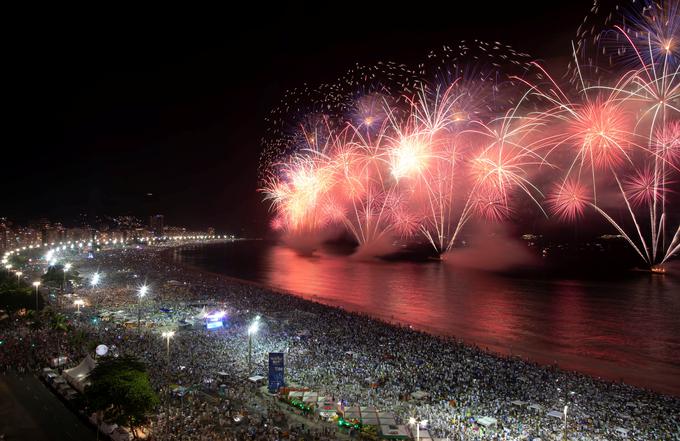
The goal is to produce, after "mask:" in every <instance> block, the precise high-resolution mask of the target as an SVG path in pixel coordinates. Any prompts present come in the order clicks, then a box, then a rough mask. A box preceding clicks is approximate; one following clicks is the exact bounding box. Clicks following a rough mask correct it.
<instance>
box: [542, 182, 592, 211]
mask: <svg viewBox="0 0 680 441" xmlns="http://www.w3.org/2000/svg"><path fill="white" fill-rule="evenodd" d="M546 202H547V203H548V206H549V207H550V210H551V211H552V212H553V214H554V215H555V216H557V217H559V218H561V219H564V220H567V221H574V220H576V219H578V218H580V217H582V216H583V212H584V211H585V209H586V207H587V206H588V205H590V203H591V202H590V191H589V190H588V188H587V187H585V186H584V185H583V184H581V183H580V182H579V181H577V180H574V179H570V180H567V181H566V182H564V183H562V184H558V185H557V186H556V187H555V189H554V190H553V192H552V193H551V194H550V195H549V196H548V198H547V199H546Z"/></svg>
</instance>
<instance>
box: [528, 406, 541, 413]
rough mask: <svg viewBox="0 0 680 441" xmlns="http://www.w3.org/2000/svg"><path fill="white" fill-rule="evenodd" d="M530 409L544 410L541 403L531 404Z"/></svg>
mask: <svg viewBox="0 0 680 441" xmlns="http://www.w3.org/2000/svg"><path fill="white" fill-rule="evenodd" d="M529 409H533V410H535V411H537V412H540V411H542V410H543V406H541V405H540V404H532V405H530V406H529Z"/></svg>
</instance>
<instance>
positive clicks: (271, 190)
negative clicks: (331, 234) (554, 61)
mask: <svg viewBox="0 0 680 441" xmlns="http://www.w3.org/2000/svg"><path fill="white" fill-rule="evenodd" d="M679 5H680V2H679V1H678V0H673V1H670V0H669V1H661V2H650V1H645V2H630V3H626V4H622V5H618V6H617V7H614V8H613V9H611V10H609V9H607V8H605V7H603V6H602V5H601V4H599V2H596V3H595V4H594V6H593V8H592V10H591V11H590V14H589V15H588V16H587V17H586V19H585V20H584V22H583V24H582V25H581V26H580V27H579V29H578V31H577V38H576V40H575V42H574V44H573V45H572V47H571V52H572V55H573V57H572V58H573V59H572V61H571V62H570V64H569V66H568V67H569V74H568V75H567V78H566V80H567V81H564V84H561V80H560V79H556V78H555V77H553V76H551V75H550V73H549V72H548V71H546V70H545V69H544V68H543V67H542V66H541V65H540V64H538V63H536V62H533V61H531V59H530V58H529V56H528V55H527V54H524V53H521V52H517V51H515V50H514V49H512V48H511V47H509V46H506V45H503V44H501V43H499V42H493V43H487V42H481V41H471V42H465V41H462V42H460V43H458V44H457V45H452V46H444V47H442V48H440V49H438V50H435V51H431V52H429V53H428V54H427V57H426V58H425V60H424V61H423V62H422V63H419V64H417V65H416V66H415V67H413V68H410V67H408V66H405V65H403V64H397V63H393V62H386V63H379V64H377V65H375V66H369V67H365V66H356V67H355V68H353V69H351V70H349V71H348V72H347V73H346V74H345V75H343V76H342V77H340V78H339V79H338V81H337V82H335V83H332V84H323V85H319V86H317V87H310V86H307V85H305V86H304V87H302V88H299V89H294V90H292V91H290V92H289V93H287V94H286V96H285V97H284V99H283V100H282V102H281V104H280V105H279V106H277V107H276V108H275V109H274V110H272V112H271V114H270V116H269V118H268V122H269V124H270V128H269V129H268V131H267V133H266V134H265V139H264V140H263V142H264V145H265V149H264V153H263V157H262V161H261V179H262V182H263V185H262V191H263V193H264V194H265V199H266V200H268V201H269V202H270V203H271V206H272V211H273V214H274V216H273V220H272V228H274V229H276V230H280V231H282V232H284V233H285V234H306V235H314V234H319V233H321V232H323V231H324V230H325V229H328V228H341V229H342V230H344V231H346V232H347V233H349V234H350V235H351V236H352V237H353V238H354V240H355V242H356V243H357V244H359V245H360V246H366V245H368V244H371V243H375V242H379V241H386V240H387V241H389V240H394V239H398V238H400V239H401V240H406V241H413V242H418V241H423V240H424V241H425V242H427V243H429V244H430V246H431V247H432V249H433V250H434V251H435V253H436V254H438V255H443V254H445V253H447V252H449V251H451V249H452V248H453V247H455V245H456V243H457V241H458V240H459V239H460V235H461V232H462V231H463V230H464V228H465V226H466V225H468V224H469V223H470V222H489V221H494V222H495V221H504V222H506V221H512V220H513V219H514V218H515V215H516V214H517V209H516V206H518V205H517V203H518V201H520V200H525V201H528V202H529V204H530V206H531V207H533V211H534V215H536V216H550V217H551V218H552V219H554V221H556V222H560V221H566V222H576V221H579V220H580V219H587V218H588V216H599V217H601V218H603V219H604V220H605V221H606V222H608V223H609V224H610V225H611V227H613V228H614V229H615V230H616V231H617V232H618V233H619V234H620V235H621V236H622V237H623V238H625V240H626V241H627V242H628V243H629V244H630V246H631V248H632V249H633V250H634V251H635V253H637V255H638V256H639V257H640V259H641V260H642V261H643V262H644V263H645V264H646V265H648V266H649V267H654V266H656V265H661V264H663V263H664V262H665V261H667V260H668V259H669V258H670V257H671V256H672V255H674V254H676V253H677V252H678V251H680V227H679V226H678V213H677V209H676V210H675V211H673V204H672V201H673V198H674V197H675V195H676V192H675V191H674V187H675V186H676V185H677V178H676V176H675V175H676V174H677V173H678V171H679V170H680V72H679V69H680V14H679V13H680V6H679ZM612 195H615V196H612ZM523 206H524V207H526V205H523ZM524 211H526V210H524Z"/></svg>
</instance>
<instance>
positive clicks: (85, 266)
mask: <svg viewBox="0 0 680 441" xmlns="http://www.w3.org/2000/svg"><path fill="white" fill-rule="evenodd" d="M174 252H176V251H173V250H171V249H170V250H168V249H163V248H160V247H148V248H145V249H124V250H115V251H107V252H102V253H100V254H99V255H97V256H96V257H95V258H94V259H88V260H82V261H79V262H77V263H76V266H77V268H78V270H79V271H80V272H81V275H82V276H83V277H84V278H85V280H87V278H88V277H91V275H92V274H93V273H95V272H100V273H101V274H102V280H101V283H100V284H99V285H98V286H96V287H92V286H90V285H88V284H87V283H84V284H83V287H81V288H79V289H78V290H77V291H76V293H75V295H77V296H79V298H81V299H84V300H85V303H86V304H85V307H83V308H82V309H81V312H80V313H77V312H76V310H75V308H74V307H69V306H68V304H67V305H66V307H64V308H63V309H64V311H67V313H68V315H69V317H70V319H71V322H72V324H73V325H74V328H76V329H78V330H81V331H83V332H85V333H86V334H87V335H88V336H89V339H90V340H92V341H96V342H97V343H101V344H106V345H108V346H109V347H112V348H114V349H113V350H114V351H115V353H120V354H132V355H135V356H137V357H139V358H140V359H142V360H143V361H145V362H146V363H147V364H148V365H149V367H150V368H149V372H150V374H151V381H152V384H153V386H154V388H155V389H156V390H157V391H158V392H159V396H160V398H161V405H160V406H159V409H158V412H157V414H156V415H155V416H154V418H153V421H152V424H151V426H152V430H151V434H152V436H153V437H154V439H163V440H173V439H178V440H179V439H197V440H213V439H215V440H216V439H233V440H248V439H250V440H278V439H282V438H285V437H288V438H289V439H316V440H326V439H337V438H346V437H348V436H349V433H348V432H347V431H345V430H339V429H338V428H337V425H331V424H330V423H325V422H323V421H319V419H318V418H314V416H313V415H307V416H302V415H294V414H292V410H293V408H291V407H286V406H285V405H284V406H282V404H281V403H279V402H277V401H276V400H274V399H273V398H272V397H269V396H268V395H267V394H263V393H261V392H260V390H259V389H258V388H257V387H256V386H253V385H252V384H251V383H250V382H248V381H247V378H248V377H250V376H252V375H255V374H259V375H262V376H265V377H266V376H267V356H268V354H269V353H270V352H283V353H285V354H286V359H285V369H286V382H287V383H289V384H295V385H300V386H305V387H308V388H310V389H311V390H316V391H319V393H320V394H323V395H324V396H328V397H331V398H332V400H333V402H339V403H342V406H343V407H351V406H372V407H375V408H377V409H379V410H381V411H386V412H392V413H394V414H395V415H396V418H397V422H398V423H399V424H404V425H407V424H408V422H409V419H410V418H416V419H418V420H427V423H425V424H424V425H422V426H421V427H422V432H423V433H429V435H430V436H432V437H434V438H442V439H448V440H451V441H453V440H468V439H479V440H520V439H529V440H532V439H535V438H540V439H542V440H551V439H555V440H557V439H563V437H564V436H565V432H566V437H567V439H570V440H615V439H631V440H669V441H670V440H680V399H679V398H677V397H671V396H665V395H660V394H657V393H654V392H651V391H647V390H643V389H639V388H635V387H632V386H628V385H625V384H622V383H614V382H608V381H604V380H600V379H595V378H592V377H589V376H586V375H582V374H578V373H574V372H566V371H563V370H560V369H558V368H556V367H554V366H553V367H546V366H539V365H537V364H534V363H531V362H529V361H526V360H523V359H521V358H518V357H508V356H500V355H498V354H490V353H488V352H485V351H483V350H481V349H480V348H477V347H475V346H472V345H469V344H464V343H463V342H460V341H457V340H455V339H451V338H442V337H437V336H432V335H429V334H426V333H422V332H418V331H415V330H413V329H410V328H409V327H406V326H402V327H399V326H395V325H391V324H386V323H383V322H381V321H378V320H375V319H372V318H370V317H368V316H365V315H361V314H356V313H349V312H346V311H344V310H342V309H340V308H334V307H329V306H325V305H322V304H319V303H315V302H310V301H307V300H303V299H301V298H298V297H295V296H292V295H289V294H285V293H279V292H275V291H273V290H270V289H268V288H266V287H262V286H257V285H254V284H249V283H245V282H240V281H236V280H233V279H229V278H227V277H224V276H220V275H215V274H211V273H205V272H200V271H195V270H192V269H188V268H187V267H186V266H183V265H181V264H179V263H177V262H175V261H174V260H173V253H174ZM144 284H145V285H146V286H148V287H149V290H148V295H147V296H145V297H144V298H141V299H140V297H139V295H138V294H139V287H140V286H141V285H144ZM215 311H224V312H225V313H226V315H225V317H224V327H221V328H217V329H214V330H208V329H206V327H205V323H204V316H205V315H206V314H207V313H211V312H215ZM256 316H261V319H260V320H259V323H260V328H259V330H258V332H257V334H256V335H254V336H253V339H252V355H251V358H250V359H249V357H248V354H249V350H248V331H247V329H248V327H249V326H250V324H251V323H252V322H253V320H254V319H255V317H256ZM138 318H139V321H140V323H141V324H142V326H141V327H140V328H139V329H138V328H137V326H136V321H137V319H138ZM133 324H134V326H132V325H133ZM15 329H16V331H14V332H13V334H12V335H11V336H10V338H8V339H7V342H5V346H4V347H3V348H2V350H0V366H4V367H5V368H7V367H8V366H12V367H14V368H16V367H17V366H22V367H23V368H25V369H33V370H35V369H38V368H40V367H41V363H42V364H43V365H44V363H45V360H46V359H48V358H50V357H52V356H54V355H55V354H57V353H59V354H62V353H63V354H66V355H68V356H69V357H70V360H72V361H73V362H74V363H77V361H79V359H80V358H82V357H83V356H84V354H85V352H86V351H87V348H85V347H84V345H81V346H80V347H77V346H74V345H73V342H72V341H69V339H67V338H61V339H60V341H55V340H56V339H57V338H58V336H56V335H55V334H54V333H52V332H50V331H49V330H47V329H33V328H32V327H30V326H19V327H16V328H15ZM168 329H173V330H175V331H176V332H175V334H174V336H173V337H172V339H171V340H170V342H169V348H170V349H169V351H167V346H166V344H167V341H166V340H165V339H164V338H162V337H161V332H162V331H164V330H168ZM20 337H22V338H21V339H20ZM57 348H59V349H57ZM8 349H9V350H8ZM250 360H252V362H251V361H250ZM177 391H181V392H180V393H178V392H177ZM565 408H566V409H567V410H566V422H565V418H564V415H565ZM550 411H553V413H552V415H553V416H550V415H549V412H550ZM555 411H557V412H559V413H560V415H563V416H562V417H559V416H558V417H555V415H557V414H556V413H555ZM482 417H490V418H492V419H493V421H494V422H495V424H492V425H490V426H488V425H487V426H485V425H482V424H480V419H481V418H482Z"/></svg>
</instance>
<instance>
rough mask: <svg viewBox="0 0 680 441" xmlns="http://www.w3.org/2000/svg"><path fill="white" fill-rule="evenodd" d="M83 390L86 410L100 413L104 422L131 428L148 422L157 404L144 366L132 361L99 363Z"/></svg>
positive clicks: (110, 359) (102, 361)
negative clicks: (88, 383)
mask: <svg viewBox="0 0 680 441" xmlns="http://www.w3.org/2000/svg"><path fill="white" fill-rule="evenodd" d="M89 379H90V382H91V384H90V385H89V386H88V387H86V388H85V400H86V403H87V406H88V408H89V409H91V410H92V411H95V412H103V415H104V421H106V422H109V423H116V424H120V425H127V426H129V427H130V428H131V429H132V431H133V435H134V436H135V437H136V433H135V428H137V427H139V426H141V425H142V424H144V423H146V422H147V421H148V414H149V412H151V411H152V410H153V409H154V408H155V407H156V406H157V405H158V403H159V400H158V396H157V395H156V393H155V392H154V390H153V389H152V387H151V384H150V383H149V375H148V373H147V370H146V365H145V364H144V363H142V362H141V361H139V360H138V359H136V358H134V357H120V358H112V357H110V358H104V359H101V360H100V362H99V364H98V365H97V367H95V368H94V369H93V370H92V372H90V376H89Z"/></svg>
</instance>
